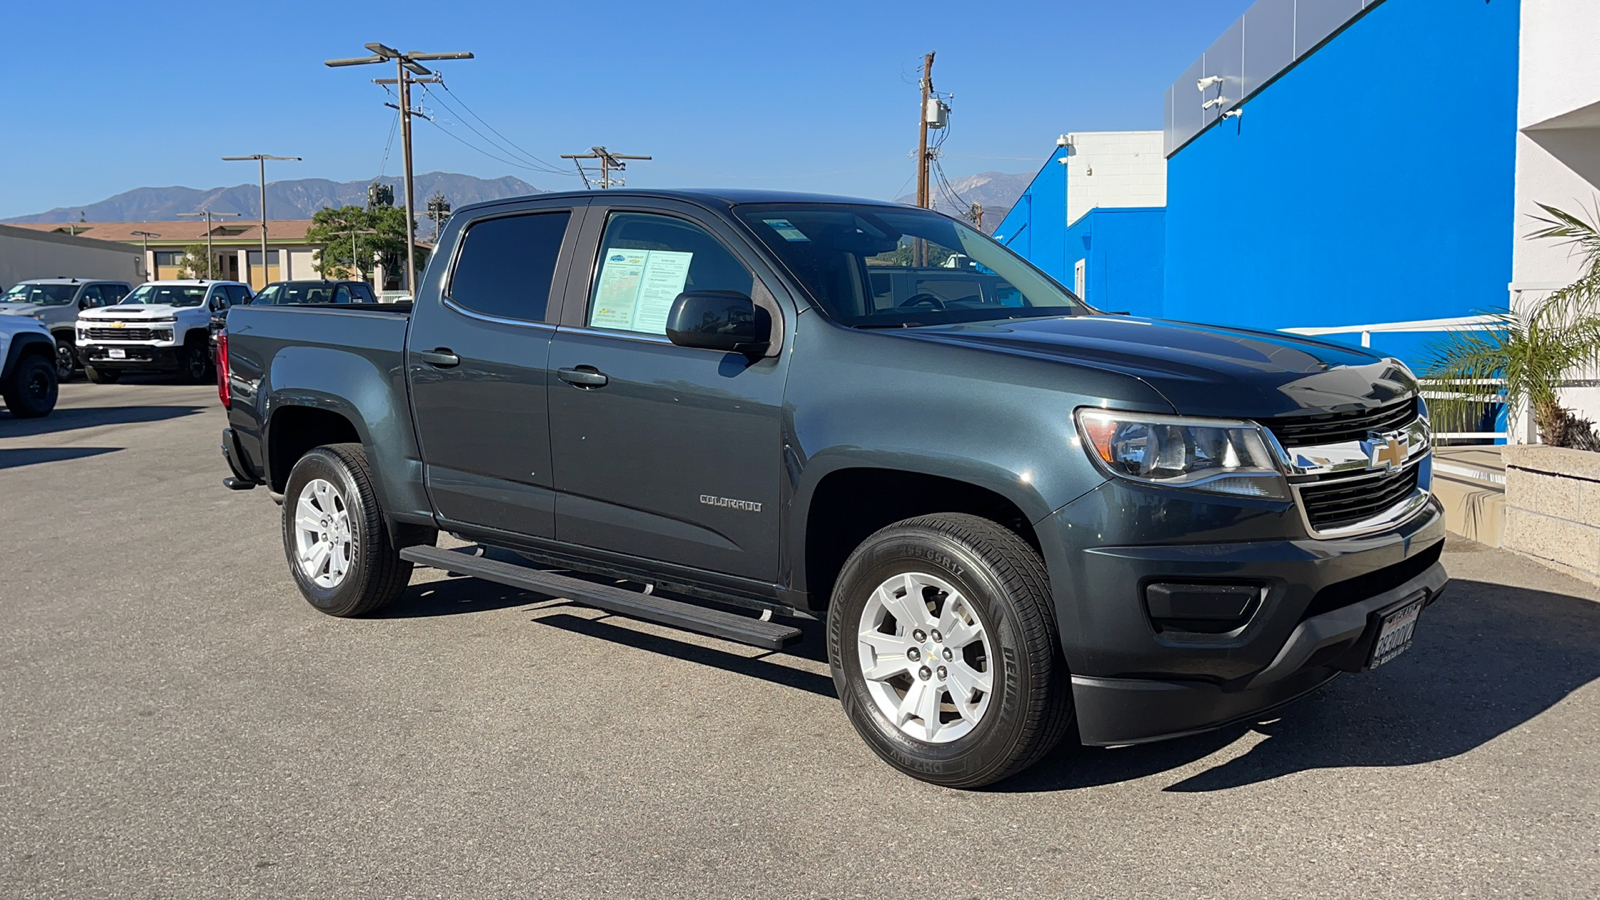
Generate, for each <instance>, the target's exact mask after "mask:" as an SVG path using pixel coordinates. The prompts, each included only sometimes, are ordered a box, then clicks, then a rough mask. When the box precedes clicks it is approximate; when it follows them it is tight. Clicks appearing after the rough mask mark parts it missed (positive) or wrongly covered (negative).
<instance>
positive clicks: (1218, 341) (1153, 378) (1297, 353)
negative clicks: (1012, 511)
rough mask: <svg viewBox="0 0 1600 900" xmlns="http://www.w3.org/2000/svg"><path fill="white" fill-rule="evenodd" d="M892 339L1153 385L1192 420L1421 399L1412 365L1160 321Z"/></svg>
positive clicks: (1007, 327) (1099, 319)
mask: <svg viewBox="0 0 1600 900" xmlns="http://www.w3.org/2000/svg"><path fill="white" fill-rule="evenodd" d="M887 333H889V334H893V335H895V336H897V337H903V338H906V339H909V340H916V341H927V342H929V343H938V344H955V345H962V346H966V347H972V348H977V349H981V350H988V351H993V352H997V353H1009V354H1017V355H1024V356H1032V357H1036V358H1040V359H1046V360H1052V361H1057V362H1062V363H1071V364H1073V365H1077V366H1082V367H1085V368H1091V369H1097V370H1101V371H1113V372H1120V373H1122V374H1125V375H1128V376H1130V377H1133V378H1137V379H1139V380H1141V381H1143V382H1145V383H1146V384H1148V385H1149V386H1150V387H1151V388H1153V389H1154V390H1155V391H1157V392H1158V393H1160V394H1161V395H1162V396H1163V397H1164V398H1166V400H1167V402H1168V403H1171V404H1172V407H1173V409H1174V411H1176V412H1178V413H1181V414H1184V415H1204V416H1223V417H1229V418H1262V417H1267V416H1278V415H1293V414H1295V413H1301V412H1354V411H1358V410H1363V409H1370V408H1372V407H1375V406H1381V405H1383V404H1385V403H1388V402H1391V401H1394V400H1397V399H1400V398H1403V397H1406V396H1410V395H1411V394H1413V393H1415V392H1416V390H1417V384H1416V381H1415V379H1414V378H1413V377H1412V376H1411V373H1410V372H1409V371H1407V370H1406V368H1405V367H1404V366H1403V365H1401V364H1400V363H1398V362H1397V361H1395V360H1392V359H1385V358H1382V357H1379V356H1375V355H1373V354H1371V353H1368V352H1365V351H1363V350H1360V349H1358V348H1355V347H1345V346H1341V345H1338V344H1329V343H1324V342H1322V341H1312V340H1306V339H1304V338H1298V337H1294V336H1291V335H1286V334H1280V333H1275V332H1260V331H1247V330H1244V329H1238V328H1225V327H1221V326H1215V325H1191V324H1188V323H1184V322H1169V321H1164V320H1161V319H1141V318H1135V317H1132V316H1111V315H1093V316H1067V317H1061V318H1049V319H1013V320H1010V321H1007V322H998V323H997V322H983V323H974V324H968V325H942V326H924V327H920V328H907V329H903V330H895V331H890V332H887Z"/></svg>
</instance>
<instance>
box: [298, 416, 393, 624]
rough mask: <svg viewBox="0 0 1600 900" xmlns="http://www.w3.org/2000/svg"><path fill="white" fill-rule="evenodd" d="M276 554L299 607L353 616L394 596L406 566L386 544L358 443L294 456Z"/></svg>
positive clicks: (368, 469)
mask: <svg viewBox="0 0 1600 900" xmlns="http://www.w3.org/2000/svg"><path fill="white" fill-rule="evenodd" d="M283 551H284V555H285V556H287V557H288V560H289V571H290V572H291V573H293V575H294V580H295V584H296V585H298V586H299V588H300V593H301V594H302V595H304V596H305V598H306V601H307V602H309V603H310V604H311V605H312V606H314V607H316V608H317V609H318V610H321V611H322V612H325V613H327V614H328V615H330V616H341V617H344V616H360V615H366V614H367V613H370V612H374V611H376V610H378V609H380V608H382V607H383V606H384V605H386V604H388V603H390V602H391V601H393V600H394V599H395V598H396V597H399V596H400V595H401V594H402V593H403V592H404V591H405V589H406V584H407V583H408V582H409V581H410V579H411V563H409V562H406V561H405V560H403V559H401V558H400V551H399V550H398V549H396V548H395V546H394V543H393V542H392V541H391V540H390V539H389V530H388V528H387V526H386V525H385V523H384V518H383V510H382V509H381V508H380V507H379V506H378V498H377V494H376V492H375V491H374V490H373V477H372V468H371V466H370V465H368V463H367V455H366V453H365V452H364V451H363V450H362V449H361V445H360V444H330V445H328V446H325V447H318V448H317V449H315V450H312V451H311V452H310V453H307V454H306V455H305V456H302V457H300V460H299V461H298V462H296V463H295V464H294V468H293V469H292V470H290V472H289V483H288V485H287V486H286V487H285V489H284V502H283Z"/></svg>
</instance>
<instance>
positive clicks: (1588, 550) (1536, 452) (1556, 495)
mask: <svg viewBox="0 0 1600 900" xmlns="http://www.w3.org/2000/svg"><path fill="white" fill-rule="evenodd" d="M1505 462H1506V531H1505V547H1506V549H1508V550H1514V551H1516V552H1518V553H1522V554H1525V555H1527V556H1531V557H1534V558H1536V559H1539V560H1542V561H1544V562H1545V563H1548V564H1550V565H1552V566H1554V567H1556V568H1558V569H1561V570H1562V571H1564V572H1566V573H1567V574H1569V575H1573V576H1575V577H1578V578H1581V579H1583V580H1584V581H1587V582H1589V583H1591V584H1600V453H1589V452H1585V451H1583V450H1567V449H1563V448H1560V447H1547V446H1544V445H1542V444H1532V445H1520V446H1508V447H1506V448H1505Z"/></svg>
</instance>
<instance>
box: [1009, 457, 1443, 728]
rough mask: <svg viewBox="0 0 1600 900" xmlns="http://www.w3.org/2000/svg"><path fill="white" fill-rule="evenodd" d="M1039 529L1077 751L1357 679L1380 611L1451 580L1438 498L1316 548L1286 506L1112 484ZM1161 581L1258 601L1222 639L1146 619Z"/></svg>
mask: <svg viewBox="0 0 1600 900" xmlns="http://www.w3.org/2000/svg"><path fill="white" fill-rule="evenodd" d="M1035 530H1036V532H1037V533H1038V536H1039V539H1040V544H1041V547H1042V549H1043V551H1044V554H1045V558H1046V562H1047V563H1048V566H1049V571H1050V579H1051V587H1052V591H1053V594H1054V597H1055V607H1056V616H1057V624H1058V625H1059V627H1060V633H1061V646H1062V652H1063V654H1064V655H1065V657H1066V660H1067V666H1068V669H1069V670H1070V671H1071V672H1072V673H1073V679H1072V690H1073V698H1074V701H1075V703H1076V705H1077V716H1078V727H1079V732H1080V735H1081V737H1082V739H1083V741H1084V742H1085V743H1088V744H1126V743H1139V742H1143V741H1151V740H1158V739H1162V738H1167V737H1176V736H1178V735H1182V734H1188V733H1192V732H1195V731H1203V730H1206V729H1209V728H1215V727H1219V726H1221V725H1225V724H1227V723H1229V722H1231V721H1234V720H1236V719H1240V718H1244V717H1249V716H1252V715H1256V714H1258V713H1260V712H1262V711H1264V710H1266V709H1269V708H1271V707H1273V706H1276V705H1278V704H1281V703H1284V702H1287V701H1289V700H1292V699H1294V698H1296V697H1298V696H1300V695H1302V694H1305V693H1307V692H1308V691H1311V690H1314V689H1315V688H1317V687H1318V686H1320V685H1322V684H1324V683H1326V682H1327V681H1328V680H1330V679H1332V678H1333V677H1334V676H1335V675H1336V674H1338V673H1339V672H1340V671H1358V670H1360V669H1361V668H1362V667H1363V666H1364V665H1365V663H1366V659H1367V656H1368V653H1369V651H1370V647H1371V644H1372V641H1373V639H1374V637H1375V634H1376V628H1377V625H1376V622H1377V616H1376V615H1375V613H1376V612H1377V611H1379V610H1385V609H1387V608H1389V607H1393V606H1395V605H1396V604H1397V603H1398V602H1399V601H1401V600H1404V599H1407V598H1414V597H1416V596H1418V595H1421V596H1423V597H1425V598H1426V600H1427V601H1428V602H1432V600H1433V599H1435V598H1437V597H1438V595H1439V594H1440V592H1442V590H1443V589H1444V587H1445V585H1446V583H1447V578H1446V576H1445V573H1444V568H1443V566H1442V565H1440V564H1439V562H1438V559H1439V554H1440V552H1441V551H1442V550H1443V544H1444V515H1443V509H1442V507H1441V506H1440V504H1439V502H1438V500H1437V499H1433V498H1429V499H1428V501H1427V503H1426V504H1425V505H1424V506H1423V508H1422V509H1421V510H1420V511H1418V512H1417V513H1416V514H1415V515H1413V516H1412V517H1410V518H1409V519H1406V520H1405V521H1403V522H1400V523H1398V524H1397V525H1395V526H1394V527H1393V528H1390V529H1389V530H1386V531H1382V532H1378V533H1373V534H1364V535H1359V536H1352V537H1347V538H1338V539H1314V538H1312V537H1310V536H1309V535H1307V534H1306V533H1305V530H1304V528H1303V526H1302V524H1301V522H1300V519H1299V513H1298V511H1297V509H1296V508H1295V507H1294V506H1292V505H1290V504H1286V503H1282V502H1276V503H1275V502H1270V501H1231V500H1229V501H1209V500H1193V499H1191V498H1189V497H1186V496H1179V497H1174V496H1173V492H1170V491H1168V492H1159V491H1153V490H1149V489H1145V488H1142V487H1138V486H1132V485H1128V484H1125V483H1121V482H1107V483H1106V484H1103V485H1101V486H1100V487H1098V488H1096V489H1095V490H1093V491H1091V492H1090V493H1089V494H1086V495H1085V496H1084V497H1082V498H1080V499H1079V500H1077V501H1075V502H1074V503H1072V504H1069V505H1068V506H1067V507H1066V508H1064V509H1062V510H1060V511H1058V512H1057V513H1056V514H1055V515H1053V516H1050V517H1048V518H1046V519H1045V520H1044V521H1042V522H1040V523H1038V524H1037V525H1036V526H1035ZM1158 584H1165V585H1200V586H1209V585H1220V586H1225V587H1226V588H1227V589H1233V590H1240V589H1243V588H1248V589H1249V590H1250V591H1252V592H1254V596H1255V597H1256V599H1255V600H1254V601H1253V602H1252V603H1251V604H1250V605H1249V607H1248V612H1247V613H1245V614H1243V615H1242V616H1241V618H1240V619H1239V620H1238V621H1237V623H1232V622H1230V623H1229V626H1230V627H1229V630H1227V631H1223V632H1221V633H1198V632H1194V631H1188V630H1185V628H1184V627H1178V628H1168V627H1165V624H1164V623H1162V621H1161V620H1159V619H1157V618H1155V613H1153V612H1152V607H1151V606H1149V605H1148V603H1147V598H1148V597H1149V591H1148V589H1149V588H1150V587H1151V586H1152V585H1158ZM1424 621H1425V620H1424ZM1235 624H1237V627H1232V626H1233V625H1235ZM1423 627H1424V628H1426V625H1425V624H1424V625H1423Z"/></svg>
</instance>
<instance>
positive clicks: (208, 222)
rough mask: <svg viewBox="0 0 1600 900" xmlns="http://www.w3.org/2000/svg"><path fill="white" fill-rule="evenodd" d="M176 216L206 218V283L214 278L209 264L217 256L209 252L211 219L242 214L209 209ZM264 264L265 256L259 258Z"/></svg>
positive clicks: (247, 276) (265, 262) (246, 275)
mask: <svg viewBox="0 0 1600 900" xmlns="http://www.w3.org/2000/svg"><path fill="white" fill-rule="evenodd" d="M178 215H180V216H205V217H206V280H208V281H210V280H213V278H214V276H212V274H211V264H212V263H213V262H214V261H215V260H216V258H217V255H216V253H214V252H213V251H212V250H211V217H212V216H238V215H243V213H214V212H212V211H211V210H209V209H204V210H201V211H200V212H190V213H178ZM263 233H264V232H263ZM266 264H267V258H266V257H265V256H263V257H261V265H262V266H263V267H265V266H266ZM245 277H246V278H249V277H250V273H248V272H246V273H245Z"/></svg>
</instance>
